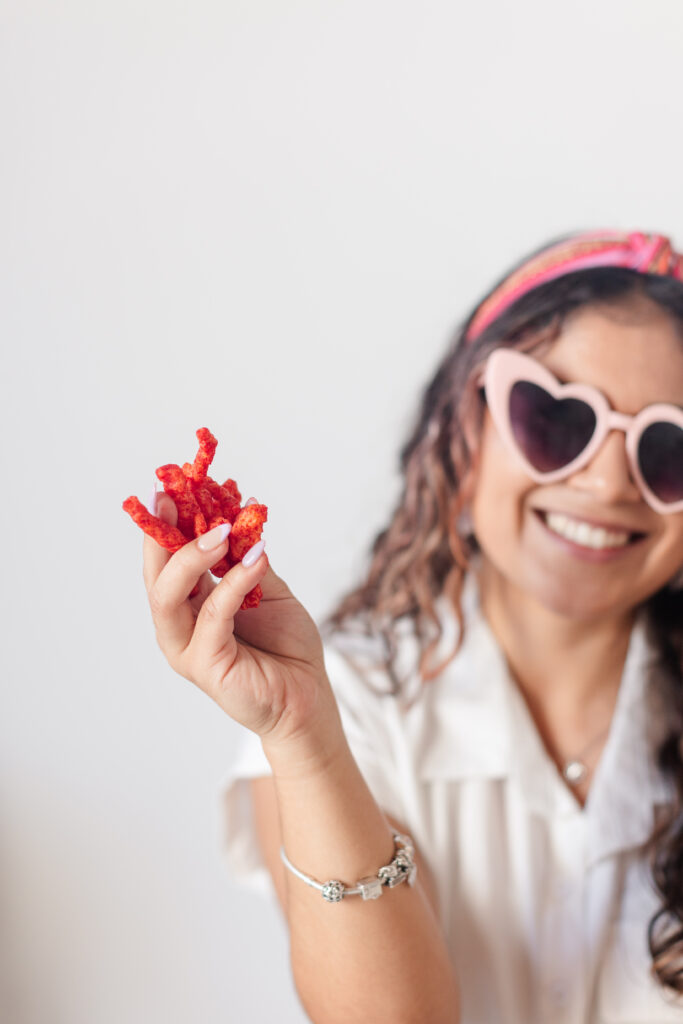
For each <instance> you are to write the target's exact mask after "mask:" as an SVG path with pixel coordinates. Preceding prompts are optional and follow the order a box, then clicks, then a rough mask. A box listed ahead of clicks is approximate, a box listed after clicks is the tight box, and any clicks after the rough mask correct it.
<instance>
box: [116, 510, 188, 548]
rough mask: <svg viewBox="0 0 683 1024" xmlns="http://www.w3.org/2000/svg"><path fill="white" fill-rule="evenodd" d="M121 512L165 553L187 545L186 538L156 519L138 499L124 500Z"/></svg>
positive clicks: (177, 530)
mask: <svg viewBox="0 0 683 1024" xmlns="http://www.w3.org/2000/svg"><path fill="white" fill-rule="evenodd" d="M123 511H124V512H127V513H128V515H129V516H130V517H131V519H132V520H133V522H134V523H137V524H138V526H140V527H141V528H142V529H143V530H144V532H145V533H146V534H147V536H148V537H153V538H154V540H155V541H156V542H157V544H160V545H161V547H162V548H166V550H167V551H171V552H173V553H175V552H176V551H180V549H181V548H182V547H184V546H185V545H186V544H187V537H185V535H184V534H183V533H181V532H180V530H179V529H178V528H177V527H176V526H171V524H170V523H165V522H164V521H163V519H157V517H156V516H153V515H152V514H151V512H149V510H148V509H147V508H145V506H144V505H143V504H142V502H141V501H140V500H139V499H138V498H135V497H132V498H126V500H125V501H124V503H123Z"/></svg>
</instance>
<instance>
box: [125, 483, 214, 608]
mask: <svg viewBox="0 0 683 1024" xmlns="http://www.w3.org/2000/svg"><path fill="white" fill-rule="evenodd" d="M150 511H151V512H153V514H154V515H156V516H158V518H159V519H163V521H164V522H165V523H170V525H171V526H177V524H178V509H177V508H176V506H175V502H174V501H173V500H172V499H171V498H169V497H167V495H165V494H164V493H163V492H162V493H161V494H157V496H156V512H154V510H153V509H150ZM172 558H173V555H172V553H171V552H170V551H168V550H167V549H166V548H164V547H162V546H161V544H158V543H157V542H156V541H155V540H154V538H153V537H149V536H148V535H147V534H144V539H143V542H142V577H143V579H144V581H145V587H146V588H147V593H149V592H150V590H151V589H152V587H153V586H154V584H155V583H156V581H157V579H158V577H159V574H160V572H161V570H162V569H163V568H164V566H165V565H167V564H168V563H169V562H170V560H171V559H172ZM212 564H213V563H212Z"/></svg>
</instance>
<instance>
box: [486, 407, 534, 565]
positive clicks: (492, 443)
mask: <svg viewBox="0 0 683 1024" xmlns="http://www.w3.org/2000/svg"><path fill="white" fill-rule="evenodd" d="M534 486H535V485H534V482H533V481H532V480H531V478H530V477H529V476H527V474H526V473H525V472H524V469H523V467H522V466H520V465H518V463H517V462H516V461H515V460H514V459H513V458H512V456H511V455H510V453H509V452H508V450H507V448H505V447H504V446H503V444H502V442H501V440H500V438H499V436H498V432H497V430H496V428H495V426H494V424H493V420H492V419H491V417H490V414H489V413H488V412H487V413H486V417H485V421H484V429H483V433H482V445H481V457H480V463H479V470H478V474H477V478H476V482H475V487H474V497H473V499H472V522H473V525H474V532H475V534H476V536H477V540H478V541H479V544H480V546H481V548H482V549H483V550H484V552H485V553H487V554H488V553H489V552H490V553H491V554H493V551H494V549H498V548H499V547H500V545H501V544H506V545H509V544H511V543H512V542H514V541H515V539H518V538H519V534H520V530H521V528H522V519H523V516H524V514H525V503H526V498H527V495H528V494H529V492H530V491H531V490H532V489H533V488H534Z"/></svg>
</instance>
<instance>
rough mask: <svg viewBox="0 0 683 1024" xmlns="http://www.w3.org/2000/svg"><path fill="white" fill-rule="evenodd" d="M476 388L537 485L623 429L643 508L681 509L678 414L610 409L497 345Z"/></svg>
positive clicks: (681, 421)
mask: <svg viewBox="0 0 683 1024" xmlns="http://www.w3.org/2000/svg"><path fill="white" fill-rule="evenodd" d="M478 383H479V385H480V386H483V388H484V391H485V394H486V402H487V405H488V407H489V409H490V412H491V416H492V418H493V421H494V423H495V425H496V428H497V429H498V432H499V434H500V436H501V438H502V440H503V442H504V443H505V445H506V446H507V447H508V449H509V450H510V452H511V453H512V454H513V455H514V456H515V457H516V458H518V459H520V460H521V462H522V465H523V466H524V468H525V470H526V471H527V473H528V474H529V476H530V477H531V478H532V479H533V480H536V481H537V482H538V483H550V482H552V481H553V480H562V479H564V478H565V477H568V476H570V474H572V473H574V472H576V471H577V470H578V469H580V468H581V467H582V466H585V465H586V464H587V463H588V462H590V460H591V459H592V458H593V456H594V455H595V453H596V452H597V450H598V449H599V447H600V445H601V444H602V443H603V441H604V440H605V438H606V437H607V435H608V433H609V432H610V431H611V430H623V431H624V433H625V435H626V454H627V457H628V461H629V466H630V468H631V472H632V474H633V477H634V479H635V480H636V482H637V484H638V487H639V488H640V491H641V493H642V495H643V497H644V498H645V500H646V501H647V503H648V504H649V505H650V506H651V507H652V508H653V509H654V510H655V512H659V513H661V514H663V515H666V514H667V513H671V512H680V511H681V510H683V409H680V408H679V407H678V406H676V405H670V404H668V403H664V402H661V403H657V404H656V405H648V406H646V407H645V408H644V409H641V411H640V412H639V413H637V415H635V416H627V415H626V414H625V413H620V412H615V411H614V410H613V409H612V408H611V406H610V404H609V402H608V401H607V399H606V398H605V396H604V395H603V394H602V392H601V391H598V389H597V388H594V387H591V386H590V385H588V384H573V383H572V384H562V383H560V381H558V379H557V378H556V377H555V376H553V374H552V373H551V372H550V370H548V369H547V367H545V366H543V364H542V363H539V362H538V361H537V360H536V359H533V358H532V357H531V356H528V355H525V354H524V353H523V352H519V351H517V350H516V349H509V348H497V349H495V350H494V351H493V352H492V353H491V355H490V356H489V357H488V359H487V360H486V365H485V367H484V369H483V371H482V372H481V374H480V376H479V379H478Z"/></svg>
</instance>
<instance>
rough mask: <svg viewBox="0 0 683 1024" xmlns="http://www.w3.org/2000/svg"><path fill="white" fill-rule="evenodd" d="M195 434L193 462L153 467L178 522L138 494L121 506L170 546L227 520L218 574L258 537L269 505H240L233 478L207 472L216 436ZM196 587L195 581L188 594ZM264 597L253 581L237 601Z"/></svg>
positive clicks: (249, 604)
mask: <svg viewBox="0 0 683 1024" xmlns="http://www.w3.org/2000/svg"><path fill="white" fill-rule="evenodd" d="M197 438H198V440H199V451H198V452H197V455H196V456H195V460H194V462H192V463H189V462H186V463H185V464H184V465H183V466H182V468H181V467H180V466H177V465H175V464H174V463H169V464H168V465H166V466H159V468H158V469H157V471H156V475H157V477H158V478H159V480H161V482H162V484H163V485H164V492H165V493H166V494H168V496H169V497H170V498H172V499H173V501H174V502H175V506H176V508H177V509H178V525H177V526H171V525H170V524H169V523H165V522H164V521H163V520H162V519H159V518H157V516H155V515H152V514H151V512H149V510H148V509H147V508H146V507H145V506H144V505H143V504H142V502H141V501H140V500H139V499H138V498H136V497H130V498H126V500H125V501H124V503H123V510H124V512H127V513H128V515H129V516H130V517H131V519H132V520H133V521H134V522H135V523H137V525H138V526H139V527H140V528H141V529H142V530H144V532H145V533H146V534H147V535H148V536H149V537H153V538H154V540H155V541H156V542H157V543H158V544H160V545H161V546H162V547H164V548H166V549H167V550H168V551H171V552H175V551H178V550H179V549H180V548H182V547H183V546H184V545H185V544H187V543H188V541H191V540H194V539H195V538H196V537H199V536H200V535H201V534H202V533H207V532H208V531H209V530H212V529H213V528H214V526H220V525H221V524H222V523H230V524H231V530H230V533H229V535H228V539H229V543H228V551H227V554H226V555H225V557H224V558H221V560H220V561H219V562H216V564H215V565H213V566H212V567H211V570H210V571H211V573H212V574H213V575H214V576H217V577H218V578H219V579H220V578H222V577H223V576H225V574H226V572H227V571H228V570H229V569H232V567H233V565H237V563H238V562H241V560H242V558H243V557H244V555H245V554H246V553H247V551H248V550H249V548H251V547H253V546H254V544H256V543H257V542H258V541H259V540H260V539H261V532H262V529H263V524H264V523H265V521H266V519H267V518H268V508H267V507H266V505H259V504H255V503H254V504H247V505H244V506H242V505H241V501H242V495H241V494H240V492H239V488H238V487H237V484H236V483H235V481H234V480H230V479H228V480H226V481H225V483H224V484H219V483H217V482H216V481H215V480H212V479H211V477H210V476H207V470H208V468H209V466H210V465H211V462H212V460H213V456H214V453H215V451H216V447H217V445H218V441H217V440H216V438H215V437H214V436H213V434H212V433H211V431H210V430H208V429H207V428H206V427H200V428H199V430H198V431H197ZM198 592H199V585H198V584H197V585H196V586H195V587H194V589H193V591H192V593H191V594H190V597H194V596H195V594H197V593H198ZM262 597H263V592H262V590H261V587H260V586H258V585H257V586H255V587H254V588H253V590H250V591H249V593H248V594H247V595H246V596H245V598H244V601H243V602H242V605H241V607H242V608H243V609H246V608H257V607H258V605H259V602H260V600H261V598H262Z"/></svg>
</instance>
